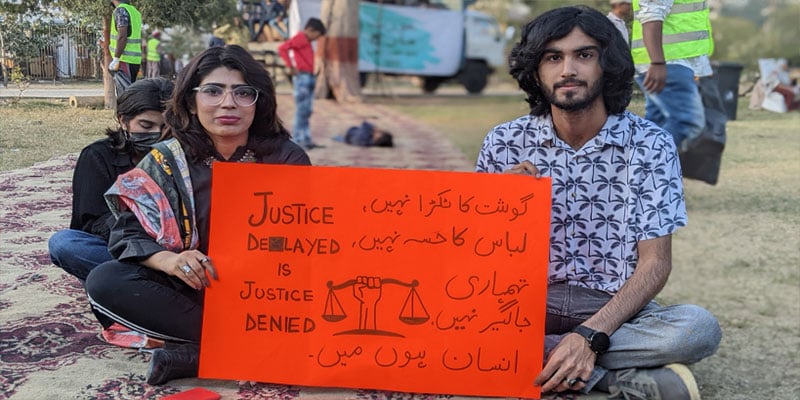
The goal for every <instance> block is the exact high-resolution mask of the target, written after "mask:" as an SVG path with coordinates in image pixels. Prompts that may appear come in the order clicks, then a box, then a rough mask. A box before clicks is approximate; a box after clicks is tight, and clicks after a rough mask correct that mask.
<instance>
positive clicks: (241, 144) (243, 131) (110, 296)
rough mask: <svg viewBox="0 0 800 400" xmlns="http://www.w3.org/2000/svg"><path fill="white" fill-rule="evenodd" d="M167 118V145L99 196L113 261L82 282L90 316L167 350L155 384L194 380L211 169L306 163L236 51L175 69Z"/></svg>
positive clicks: (156, 359)
mask: <svg viewBox="0 0 800 400" xmlns="http://www.w3.org/2000/svg"><path fill="white" fill-rule="evenodd" d="M165 119H166V124H167V133H168V134H169V135H171V137H172V138H171V139H168V140H165V141H163V142H160V143H158V144H157V145H155V146H154V147H153V150H152V151H151V152H150V153H149V154H148V155H147V157H145V158H144V159H143V160H142V162H140V163H139V165H138V166H137V167H136V168H134V169H133V170H131V171H130V172H128V173H127V174H125V175H122V176H121V177H120V178H119V179H117V182H116V184H115V185H114V186H112V188H111V189H109V191H108V192H107V193H106V197H107V198H108V200H109V201H108V202H109V206H110V207H111V209H112V211H114V212H115V214H116V215H117V223H116V224H115V226H114V228H113V229H112V231H111V238H110V241H109V251H110V252H111V254H112V255H113V256H114V257H116V260H114V261H110V262H107V263H104V264H101V265H100V266H98V267H97V268H95V269H94V270H93V271H92V272H91V273H90V274H89V276H88V278H87V280H86V291H87V294H88V295H89V298H90V301H91V302H92V305H93V306H95V308H96V309H98V310H99V311H100V312H102V313H103V314H106V315H107V316H109V317H110V318H111V319H113V320H114V321H116V322H118V323H120V324H122V325H124V326H126V327H128V328H131V329H135V330H137V331H139V332H143V333H146V334H147V335H148V336H151V337H155V338H159V339H162V340H164V341H165V342H166V344H165V347H164V348H160V349H157V350H156V351H155V352H154V353H153V357H152V359H151V360H150V367H149V369H148V371H147V382H148V383H150V384H153V385H159V384H163V383H165V382H167V381H169V380H172V379H177V378H185V377H194V376H197V369H198V355H199V344H198V342H199V340H200V331H201V322H202V315H203V292H204V291H203V289H204V288H205V287H208V286H209V285H210V284H211V281H213V280H214V279H216V277H217V272H216V267H215V265H214V261H213V260H212V259H210V258H209V257H208V256H207V250H208V227H209V214H210V199H211V169H212V168H213V167H214V164H215V163H219V162H258V163H271V164H297V165H309V164H310V161H309V158H308V156H307V155H306V153H305V152H304V151H303V149H302V148H300V147H299V146H298V145H296V144H295V143H294V142H292V141H291V140H290V138H289V133H288V131H287V130H286V129H285V128H284V127H283V124H282V123H281V121H280V119H279V118H278V115H277V103H276V99H275V88H274V86H273V83H272V80H271V79H270V77H269V75H268V74H267V71H266V70H265V69H264V67H263V66H261V65H260V64H258V62H256V61H255V59H253V57H252V56H251V55H250V54H249V53H248V52H247V51H245V50H244V49H243V48H241V47H239V46H225V47H212V48H209V49H207V50H206V51H204V52H203V53H201V54H200V55H198V56H197V57H195V58H194V59H193V60H192V61H191V62H190V63H189V64H188V65H187V66H186V67H185V68H184V69H183V70H181V72H180V74H179V75H178V78H177V81H176V84H175V91H174V95H173V98H172V102H171V104H170V105H169V106H168V107H167V110H166V112H165Z"/></svg>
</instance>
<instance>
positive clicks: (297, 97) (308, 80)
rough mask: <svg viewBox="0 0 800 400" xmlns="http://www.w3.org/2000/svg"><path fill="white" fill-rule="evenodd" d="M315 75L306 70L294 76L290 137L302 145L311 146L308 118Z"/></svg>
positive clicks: (315, 81) (312, 103) (312, 102)
mask: <svg viewBox="0 0 800 400" xmlns="http://www.w3.org/2000/svg"><path fill="white" fill-rule="evenodd" d="M316 83H317V77H315V76H314V75H313V74H310V73H307V72H300V73H298V74H297V75H295V76H294V79H293V80H292V84H294V106H295V110H294V129H293V131H292V138H293V140H294V141H295V143H297V144H299V145H300V146H303V147H309V146H311V128H310V127H309V119H310V118H311V111H312V109H313V106H314V86H315V85H316Z"/></svg>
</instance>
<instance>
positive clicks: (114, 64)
mask: <svg viewBox="0 0 800 400" xmlns="http://www.w3.org/2000/svg"><path fill="white" fill-rule="evenodd" d="M108 70H109V71H111V72H117V71H119V58H117V57H114V58H113V59H111V62H110V63H109V64H108Z"/></svg>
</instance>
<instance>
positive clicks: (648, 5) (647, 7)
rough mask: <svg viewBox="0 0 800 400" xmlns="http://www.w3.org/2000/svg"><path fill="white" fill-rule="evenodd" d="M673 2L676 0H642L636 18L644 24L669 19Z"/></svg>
mask: <svg viewBox="0 0 800 400" xmlns="http://www.w3.org/2000/svg"><path fill="white" fill-rule="evenodd" d="M673 2H674V0H640V1H639V11H637V12H636V18H637V19H638V20H639V22H640V23H642V24H644V23H647V22H653V21H663V20H665V19H666V18H667V14H669V10H670V9H671V8H672V3H673Z"/></svg>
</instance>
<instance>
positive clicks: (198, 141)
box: [164, 45, 290, 161]
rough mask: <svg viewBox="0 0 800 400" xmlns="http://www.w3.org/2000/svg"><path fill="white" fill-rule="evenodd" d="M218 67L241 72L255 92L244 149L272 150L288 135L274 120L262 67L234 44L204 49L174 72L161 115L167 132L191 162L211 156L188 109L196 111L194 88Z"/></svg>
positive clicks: (211, 144)
mask: <svg viewBox="0 0 800 400" xmlns="http://www.w3.org/2000/svg"><path fill="white" fill-rule="evenodd" d="M219 67H225V68H230V69H233V70H236V71H239V72H241V73H242V77H243V78H244V80H245V82H247V84H248V85H250V86H252V87H254V88H256V89H258V100H257V101H256V105H255V107H256V110H255V117H254V118H253V123H252V124H251V125H250V129H249V135H248V140H247V147H248V148H249V149H251V150H253V151H254V152H255V153H256V156H258V157H261V156H264V155H266V154H269V153H272V152H274V151H276V150H277V148H278V147H279V146H280V144H281V142H282V141H283V140H285V139H288V138H289V137H290V136H289V132H288V131H287V130H286V128H285V127H284V126H283V123H282V122H281V120H280V118H279V117H278V103H277V101H276V99H275V86H274V85H273V83H272V79H271V78H270V77H269V74H268V73H267V70H266V69H265V68H264V66H263V65H261V64H259V63H258V61H256V60H255V59H254V58H253V56H251V55H250V53H248V52H247V51H246V50H245V49H243V48H242V47H240V46H237V45H228V46H222V47H211V48H208V49H206V50H205V51H203V52H202V53H200V54H199V55H197V56H196V57H195V58H193V59H192V61H190V62H189V64H187V65H186V67H185V68H183V69H182V70H181V72H180V73H178V77H177V79H176V81H175V92H174V95H173V96H172V101H171V102H170V104H169V106H168V107H167V111H166V112H165V113H164V118H165V120H166V121H165V122H166V125H167V132H168V133H169V134H170V135H171V136H172V137H175V138H177V139H178V141H180V142H181V144H183V145H184V151H186V153H187V155H188V156H189V158H190V159H191V160H192V161H198V160H203V159H206V158H208V157H210V156H212V155H213V154H214V153H213V152H214V142H212V141H211V138H210V137H209V136H208V134H206V131H205V129H204V128H203V126H202V125H201V124H200V120H199V119H198V118H197V115H194V114H193V113H192V110H196V109H197V105H196V100H195V91H194V88H196V87H197V86H199V85H200V82H201V81H202V80H203V78H205V77H206V76H208V75H209V74H210V73H211V72H212V71H214V70H215V69H217V68H219Z"/></svg>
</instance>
